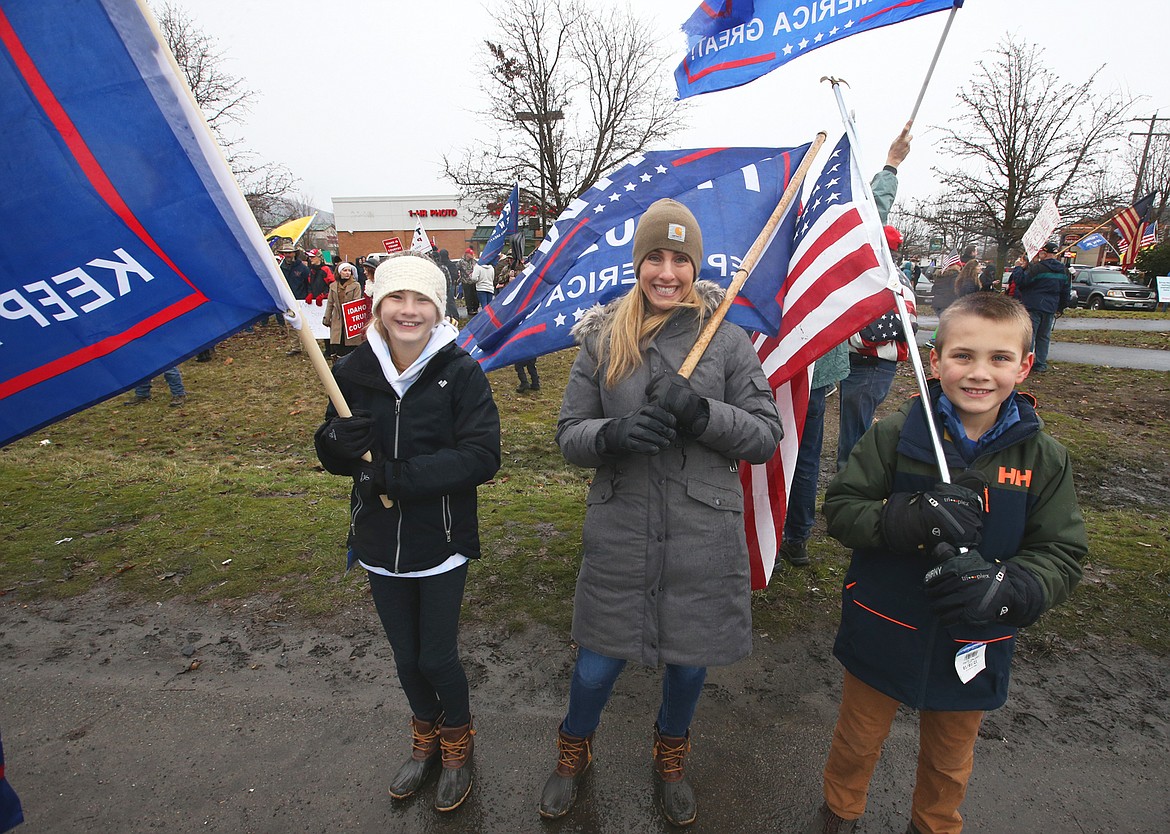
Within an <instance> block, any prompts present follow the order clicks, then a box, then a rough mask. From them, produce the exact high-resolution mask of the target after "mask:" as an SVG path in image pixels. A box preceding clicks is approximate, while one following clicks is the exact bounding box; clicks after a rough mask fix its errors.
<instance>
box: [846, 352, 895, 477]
mask: <svg viewBox="0 0 1170 834" xmlns="http://www.w3.org/2000/svg"><path fill="white" fill-rule="evenodd" d="M856 362H857V360H856V359H854V357H853V356H852V355H850V357H849V376H847V377H845V379H843V380H841V422H840V434H839V436H838V438H837V471H840V470H842V469H844V468H845V464H846V463H847V462H848V460H849V453H850V452H852V451H853V447H854V446H856V445H857V441H858V440H860V439H861V436H862V435H863V434H865V433H866V432H867V431H869V427H870V426H871V425H873V415H874V414H876V413H877V410H878V406H879V405H881V404H882V401H883V400H884V399H885V398H886V395H887V394H889V393H890V386H892V385H893V384H894V371H896V370H897V369H898V363H897V362H895V361H894V360H892V359H878V360H876V362H875V364H872V365H868V364H860V363H857V364H855V363H856Z"/></svg>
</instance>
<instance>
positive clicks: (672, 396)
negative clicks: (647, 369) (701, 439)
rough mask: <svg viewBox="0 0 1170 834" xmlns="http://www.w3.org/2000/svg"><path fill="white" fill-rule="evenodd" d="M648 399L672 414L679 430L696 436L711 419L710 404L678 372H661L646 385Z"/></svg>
mask: <svg viewBox="0 0 1170 834" xmlns="http://www.w3.org/2000/svg"><path fill="white" fill-rule="evenodd" d="M646 396H647V398H648V399H649V401H650V402H651V403H652V404H654V405H658V406H661V407H662V408H663V409H665V410H666V411H669V412H670V413H671V414H673V415H674V418H675V420H677V421H678V429H679V431H681V432H683V433H685V434H688V435H690V436H691V437H698V436H699V435H700V434H702V433H703V430H704V429H706V428H707V423H708V422H709V421H710V419H711V406H710V404H709V403H708V402H707V400H706V399H705V398H704V397H700V396H699V395H698V394H696V393H695V391H694V389H693V388H691V383H690V382H689V381H688V380H686V379H684V378H683V377H682V376H680V375H679V374H662V375H660V376H658V377H657V378H656V379H655V380H654V381H653V382H651V383H650V385H648V386H647V387H646Z"/></svg>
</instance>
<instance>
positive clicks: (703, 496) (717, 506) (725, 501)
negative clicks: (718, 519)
mask: <svg viewBox="0 0 1170 834" xmlns="http://www.w3.org/2000/svg"><path fill="white" fill-rule="evenodd" d="M687 495H688V496H690V497H691V498H693V499H695V500H696V501H699V502H701V503H703V504H706V505H707V506H708V507H710V508H711V509H713V510H723V511H725V512H731V513H742V512H743V493H742V492H740V491H739V490H737V489H728V488H727V487H722V486H718V485H716V484H710V483H707V482H706V481H700V480H699V479H698V478H690V479H688V480H687Z"/></svg>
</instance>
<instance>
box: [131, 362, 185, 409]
mask: <svg viewBox="0 0 1170 834" xmlns="http://www.w3.org/2000/svg"><path fill="white" fill-rule="evenodd" d="M162 375H163V379H165V380H166V383H167V387H169V388H170V389H171V401H170V402H169V403H168V404H167V406H168V408H181V407H182V406H184V405H186V404H187V389H186V388H184V387H183V375H182V374H181V373H179V368H178V366H175V367H173V368H167V369H166V370H165V371H163V372H162ZM151 382H152V380H151V379H150V378H149V377H148V378H146V379H144V380H142V382H140V383H138V385H137V387H135V389H134V396H133V397H131V398H130V399H128V400H125V403H126V405H142V404H143V403H147V402H150V387H151Z"/></svg>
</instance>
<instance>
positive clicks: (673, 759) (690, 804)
mask: <svg viewBox="0 0 1170 834" xmlns="http://www.w3.org/2000/svg"><path fill="white" fill-rule="evenodd" d="M690 751H691V734H690V732H689V731H688V732H687V734H686V735H685V736H683V737H682V738H674V737H671V736H664V735H662V734H660V733H659V732H658V725H657V724H656V725H654V754H653V755H654V772H655V774H657V776H658V778H657V779H656V780H655V784H654V794H655V797H656V799H657V800H658V807H659V808H660V809H661V810H662V816H664V817H665V818H666V821H667V822H669V823H670V824H671V825H677V826H684V825H690V824H691V823H692V822H694V821H695V817H696V816H698V813H699V812H698V808H696V806H695V792H694V791H693V790H691V784H690V782H688V781H687V777H686V772H685V770H684V764H685V762H686V758H687V753H689V752H690Z"/></svg>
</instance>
